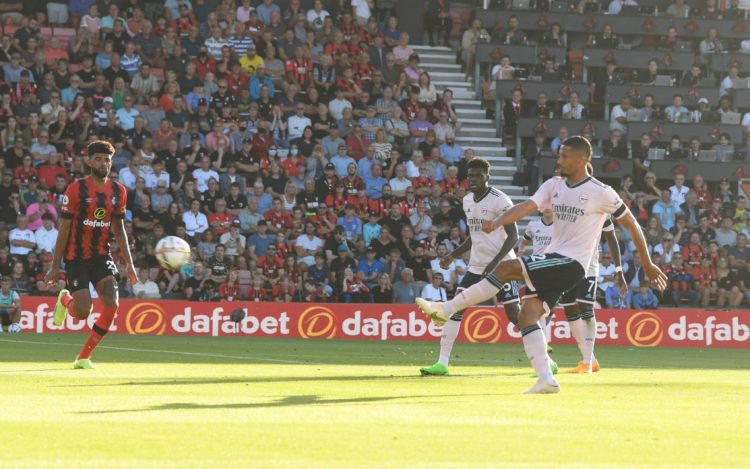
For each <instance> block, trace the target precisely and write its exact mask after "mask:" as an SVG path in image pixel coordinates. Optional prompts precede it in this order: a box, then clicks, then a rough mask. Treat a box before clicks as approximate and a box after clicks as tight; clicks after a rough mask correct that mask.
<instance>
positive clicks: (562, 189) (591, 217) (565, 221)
mask: <svg viewBox="0 0 750 469" xmlns="http://www.w3.org/2000/svg"><path fill="white" fill-rule="evenodd" d="M530 199H531V200H532V201H534V203H536V205H537V207H538V208H539V210H545V209H547V208H551V209H552V211H553V212H554V214H555V221H554V223H553V224H552V242H550V244H549V246H547V249H546V251H545V252H546V253H547V254H550V253H556V254H560V255H562V256H566V257H569V258H571V259H574V260H575V261H577V262H578V263H579V264H580V265H581V267H582V268H583V269H584V271H586V270H587V269H588V267H589V263H590V262H591V258H592V257H593V256H594V251H595V250H596V249H597V248H598V246H599V239H600V237H601V233H602V228H603V227H604V222H605V220H606V219H607V216H608V215H613V216H614V218H615V219H618V218H620V217H622V216H623V215H625V213H626V211H627V207H626V206H625V204H624V203H623V201H622V199H621V198H620V196H619V195H618V194H617V192H615V190H614V189H612V188H611V187H610V186H608V185H606V184H604V183H602V182H599V181H598V180H596V179H594V178H593V177H587V178H586V179H584V180H582V181H580V182H579V183H578V184H575V185H573V186H571V185H569V184H568V181H567V180H566V179H563V178H561V177H557V176H556V177H553V178H551V179H548V180H547V181H546V182H545V183H544V184H542V186H541V187H540V188H539V190H537V191H536V193H535V194H534V195H532V196H531V198H530Z"/></svg>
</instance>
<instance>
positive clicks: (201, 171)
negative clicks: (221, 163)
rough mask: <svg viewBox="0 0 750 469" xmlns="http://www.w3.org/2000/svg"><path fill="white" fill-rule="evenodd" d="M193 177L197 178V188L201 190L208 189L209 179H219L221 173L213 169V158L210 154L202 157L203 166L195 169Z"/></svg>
mask: <svg viewBox="0 0 750 469" xmlns="http://www.w3.org/2000/svg"><path fill="white" fill-rule="evenodd" d="M193 177H194V178H195V183H196V185H197V189H198V191H200V192H206V191H207V190H208V180H209V179H212V178H213V179H216V181H217V182H218V181H219V173H217V172H216V171H214V170H213V169H211V158H209V157H208V156H204V157H203V158H201V167H200V168H198V169H196V170H194V171H193Z"/></svg>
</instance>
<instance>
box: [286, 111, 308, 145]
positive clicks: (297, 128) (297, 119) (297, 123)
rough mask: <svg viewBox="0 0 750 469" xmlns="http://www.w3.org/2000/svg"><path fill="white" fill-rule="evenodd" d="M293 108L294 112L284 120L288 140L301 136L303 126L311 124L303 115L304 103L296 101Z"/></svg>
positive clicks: (303, 129)
mask: <svg viewBox="0 0 750 469" xmlns="http://www.w3.org/2000/svg"><path fill="white" fill-rule="evenodd" d="M295 110H296V114H294V115H293V116H289V119H287V121H286V125H287V128H286V132H287V135H288V136H289V140H290V141H291V140H294V139H295V138H300V137H302V134H303V133H304V131H305V127H310V126H312V121H311V120H310V118H309V117H307V116H306V115H305V105H304V104H302V103H297V105H296V107H295Z"/></svg>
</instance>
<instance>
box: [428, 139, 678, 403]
mask: <svg viewBox="0 0 750 469" xmlns="http://www.w3.org/2000/svg"><path fill="white" fill-rule="evenodd" d="M591 155H592V149H591V142H589V141H588V139H586V138H584V137H581V136H574V137H570V138H568V139H566V140H565V141H564V142H563V144H562V145H561V147H560V151H559V158H558V164H559V166H560V174H561V176H562V177H554V178H551V179H549V180H547V181H546V182H545V183H544V184H542V186H541V187H540V188H539V190H537V191H536V193H535V194H534V195H533V196H531V198H530V199H529V200H527V201H525V202H523V203H520V204H518V205H515V206H513V207H512V208H510V209H509V210H507V211H505V212H504V213H503V214H502V215H500V216H499V217H498V218H494V217H493V219H489V218H490V217H487V219H484V220H482V230H483V231H484V232H485V233H492V232H493V231H495V230H496V229H499V228H501V227H503V226H505V225H508V224H511V223H515V222H516V221H518V220H520V219H521V218H523V217H525V216H528V215H531V214H532V213H534V212H536V211H538V210H540V209H542V210H543V209H546V208H552V211H553V212H554V213H555V222H554V223H553V225H552V227H553V234H552V242H551V243H550V245H549V246H548V248H547V250H546V252H545V254H544V255H541V256H523V257H521V258H520V259H507V260H504V261H502V262H500V263H499V264H497V267H496V268H494V269H493V272H492V273H491V274H489V275H487V276H486V277H485V278H484V279H482V280H481V281H479V282H478V283H476V284H474V285H472V286H471V287H469V288H467V289H465V290H463V291H461V293H459V294H458V295H456V296H455V297H454V298H453V299H452V300H451V301H448V302H446V303H435V302H430V301H426V300H423V299H421V298H418V299H417V300H416V303H417V306H418V307H419V309H420V311H422V312H423V313H424V314H425V315H427V316H429V317H430V318H431V319H432V320H433V321H434V322H436V323H442V324H444V323H445V322H446V321H448V320H449V319H450V318H451V316H452V315H453V313H454V312H455V311H462V310H464V309H466V308H468V307H470V306H472V305H475V304H478V303H481V302H482V301H486V300H487V299H489V298H492V296H494V295H497V293H498V292H500V291H501V290H502V289H503V286H504V285H505V283H507V282H509V281H511V280H517V281H520V280H523V281H524V282H525V283H526V286H527V291H526V294H525V295H524V298H523V303H522V307H521V313H520V315H519V317H518V326H519V329H520V330H521V336H522V338H523V344H524V350H525V351H526V355H527V356H528V358H529V361H531V364H532V365H533V367H534V369H535V370H536V372H537V375H538V376H539V380H538V381H537V382H536V383H535V384H534V386H532V387H531V388H530V389H528V390H527V391H526V393H528V394H550V393H557V392H559V391H560V387H559V384H558V383H557V381H556V380H555V378H554V376H553V375H552V369H551V367H550V361H551V360H550V358H549V355H548V353H547V342H546V340H545V336H544V333H543V332H542V330H541V327H540V326H539V324H538V322H539V320H540V318H541V317H542V316H543V315H544V314H546V313H549V312H550V311H551V308H553V307H554V306H555V304H556V303H557V300H558V299H559V298H560V296H561V295H562V293H563V292H565V291H568V290H569V289H570V288H573V287H574V286H575V285H576V283H577V282H578V280H580V279H581V278H583V277H584V275H585V274H586V268H587V267H588V265H589V262H590V261H591V258H592V257H593V254H594V249H595V248H596V247H597V243H598V242H599V239H600V237H601V231H602V228H603V226H604V222H605V220H606V218H607V216H609V215H612V216H613V218H614V219H615V220H617V221H619V223H620V224H621V225H623V226H624V227H625V228H627V230H628V232H629V233H630V236H631V238H632V240H633V242H634V243H635V245H636V248H637V250H638V252H639V253H640V255H641V259H642V260H643V269H644V271H645V273H646V276H647V277H648V278H649V279H650V280H651V281H652V283H653V284H654V285H655V286H656V287H657V288H659V289H662V290H663V289H664V288H665V287H666V284H667V277H666V275H664V273H663V272H662V271H661V270H660V269H659V268H658V267H657V266H656V265H655V264H654V263H653V262H652V261H651V257H650V254H649V250H648V245H647V244H646V239H645V238H644V236H643V232H642V231H641V229H640V226H639V225H638V222H637V221H636V219H635V217H633V214H632V213H630V210H628V208H627V206H626V205H625V204H624V203H623V201H622V199H621V198H620V196H619V195H618V194H617V192H616V191H615V190H614V189H613V188H612V187H610V186H608V185H606V184H603V183H601V182H599V181H597V180H596V179H594V178H592V177H591V176H590V174H589V168H590V166H591Z"/></svg>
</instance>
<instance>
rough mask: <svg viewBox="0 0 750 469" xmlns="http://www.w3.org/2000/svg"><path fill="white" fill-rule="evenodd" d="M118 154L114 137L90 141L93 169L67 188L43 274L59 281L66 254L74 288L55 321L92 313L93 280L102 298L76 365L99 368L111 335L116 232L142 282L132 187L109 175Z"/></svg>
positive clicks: (60, 301)
mask: <svg viewBox="0 0 750 469" xmlns="http://www.w3.org/2000/svg"><path fill="white" fill-rule="evenodd" d="M114 153H115V148H114V147H113V146H112V144H110V143H109V142H106V141H102V140H98V141H95V142H92V143H90V144H89V146H88V153H87V156H86V160H85V161H86V165H87V166H88V167H89V169H90V170H91V174H90V175H89V176H86V177H85V178H83V179H79V180H78V181H76V182H74V183H73V184H71V185H70V186H68V188H67V190H66V191H65V196H64V197H63V201H62V220H61V223H60V229H59V235H58V238H57V243H56V244H55V257H54V259H53V260H52V268H51V269H50V271H49V272H47V275H46V276H45V278H44V280H45V282H47V283H48V284H49V283H54V282H56V281H57V279H58V278H59V276H60V263H61V261H62V259H65V274H66V277H67V280H68V286H69V288H70V291H68V290H66V289H63V290H61V291H60V294H59V295H58V297H57V305H56V306H55V319H54V320H55V325H58V326H59V325H62V323H63V322H64V321H65V317H66V316H67V315H68V313H70V314H72V315H73V316H75V317H77V318H78V319H86V318H87V317H88V316H89V314H91V310H92V305H91V295H90V293H89V282H91V283H93V284H94V287H95V288H96V292H97V293H98V294H99V298H100V300H101V302H102V314H101V316H99V318H98V319H97V320H96V322H95V323H94V326H93V327H92V329H91V332H90V333H89V337H88V340H86V343H85V344H84V346H83V348H82V349H81V351H80V352H79V353H78V356H77V357H76V360H75V362H73V367H74V368H94V365H93V364H92V363H91V354H92V353H93V351H94V349H95V348H96V346H97V345H98V344H99V342H101V340H102V338H103V337H104V336H105V335H106V334H107V331H108V330H109V326H110V325H111V324H112V320H113V319H114V317H115V313H116V312H117V307H118V294H117V280H116V279H117V277H118V272H117V266H116V265H115V262H114V261H113V260H112V256H111V254H110V250H109V242H110V235H111V234H114V237H115V240H116V241H117V245H118V247H119V249H120V252H121V253H122V254H123V256H124V257H125V265H126V268H127V273H128V278H129V280H130V282H131V284H135V283H136V282H137V281H138V277H137V275H136V271H135V267H134V266H133V260H132V259H131V257H130V248H129V245H128V237H127V234H126V233H125V225H124V223H123V217H124V216H125V204H126V202H127V192H126V189H125V186H123V185H122V184H120V183H119V182H115V181H112V180H111V179H109V172H110V171H111V170H112V155H113V154H114Z"/></svg>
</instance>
